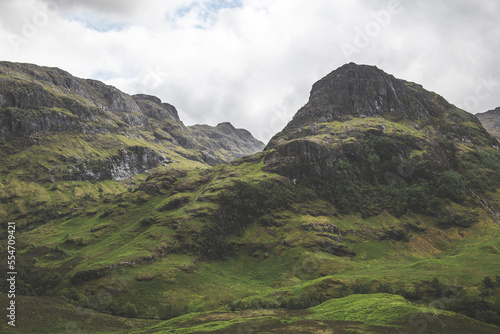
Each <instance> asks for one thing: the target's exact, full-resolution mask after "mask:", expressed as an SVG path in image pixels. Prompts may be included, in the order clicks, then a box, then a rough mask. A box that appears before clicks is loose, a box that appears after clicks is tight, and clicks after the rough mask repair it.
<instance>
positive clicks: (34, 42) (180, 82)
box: [0, 0, 500, 140]
mask: <svg viewBox="0 0 500 334" xmlns="http://www.w3.org/2000/svg"><path fill="white" fill-rule="evenodd" d="M499 13H500V3H498V1H495V0H485V1H481V2H477V1H472V0H458V1H457V0H453V1H452V0H447V1H440V2H430V1H419V2H412V1H405V0H401V1H399V2H398V1H397V0H387V1H386V0H377V1H373V0H371V1H368V0H352V1H340V0H316V1H309V0H273V1H266V0H241V1H240V0H238V1H231V0H216V1H213V0H212V1H210V0H171V1H162V0H148V1H132V0H125V1H122V0H120V1H118V0H108V1H97V0H89V1H74V0H20V1H12V0H4V1H0V42H1V43H2V45H4V47H2V50H0V58H2V59H4V60H11V61H22V62H31V63H37V64H40V65H48V66H57V67H60V68H63V69H65V70H67V71H69V72H71V73H72V74H74V75H77V76H81V77H87V78H94V79H98V80H102V81H104V82H106V83H108V84H112V85H114V86H116V87H118V88H120V89H122V90H123V91H125V92H127V93H130V94H135V93H148V94H153V95H156V96H158V97H160V98H161V99H162V100H164V101H165V102H169V103H172V104H174V105H175V106H176V107H177V108H178V109H179V110H180V114H181V118H182V119H183V120H184V122H185V123H187V124H193V123H208V124H212V125H215V124H217V123H218V122H222V121H230V122H232V123H233V124H234V125H235V126H237V127H243V128H247V129H249V130H250V131H251V132H252V133H253V134H254V135H255V136H257V137H258V138H260V139H262V140H268V139H269V138H270V137H271V136H272V135H273V134H275V133H276V132H278V131H280V130H281V129H282V128H283V127H284V126H285V125H286V123H287V122H288V121H289V120H290V119H291V118H292V117H293V115H294V114H295V112H296V111H297V110H298V109H299V108H300V107H301V106H302V105H304V104H305V103H306V102H307V99H308V95H309V90H310V88H311V85H312V84H313V83H314V82H315V81H317V80H319V79H320V78H321V77H323V76H325V75H326V74H328V73H329V72H331V71H332V70H334V69H336V68H337V67H339V66H341V65H343V64H344V63H346V62H350V61H354V62H357V63H365V64H372V65H377V66H378V67H379V68H382V69H384V70H385V71H387V72H389V73H391V74H394V75H395V76H396V77H399V78H403V79H406V80H409V81H416V82H419V83H421V84H422V85H424V87H426V88H427V89H429V90H433V91H436V92H437V93H439V94H441V95H443V96H444V97H445V98H446V99H448V100H449V101H450V102H452V103H455V104H457V105H459V106H462V107H466V108H467V109H468V110H469V111H472V112H479V111H485V110H488V109H492V108H494V107H497V106H500V94H498V93H499V91H500V84H498V85H496V84H495V83H498V82H500V69H498V66H497V58H498V57H497V55H498V53H499V51H500V45H499V44H498V43H497V41H498V40H499V39H500V27H499V26H498V24H497V22H496V21H497V19H496V17H498V14H499ZM346 46H350V48H349V47H347V51H346Z"/></svg>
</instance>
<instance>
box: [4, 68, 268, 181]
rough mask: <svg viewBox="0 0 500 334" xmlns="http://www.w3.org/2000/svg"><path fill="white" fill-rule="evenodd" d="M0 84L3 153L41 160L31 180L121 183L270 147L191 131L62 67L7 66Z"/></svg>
mask: <svg viewBox="0 0 500 334" xmlns="http://www.w3.org/2000/svg"><path fill="white" fill-rule="evenodd" d="M0 80H1V81H0V108H1V114H0V140H2V141H3V145H4V147H3V150H2V151H3V152H6V151H8V152H9V158H11V157H13V156H15V155H13V154H12V153H16V154H18V155H24V156H30V157H31V160H36V162H37V166H34V165H32V164H31V165H30V166H29V167H28V166H27V168H26V169H24V170H23V171H22V173H25V175H27V176H28V175H33V174H34V173H38V174H41V175H42V178H45V179H47V180H56V179H58V180H59V179H60V180H91V181H92V180H93V181H102V180H121V179H126V178H130V177H132V176H134V175H136V174H140V173H144V172H145V171H147V170H150V169H153V168H155V167H159V166H169V165H176V164H181V165H183V164H185V165H192V166H198V167H202V166H207V165H215V164H218V163H222V162H227V161H231V160H234V159H236V158H239V157H242V156H244V155H247V154H251V153H255V152H257V151H260V150H261V149H262V148H263V146H264V144H263V143H261V142H259V141H258V140H256V139H255V138H253V137H252V136H251V135H250V134H249V133H248V132H246V131H244V130H241V131H236V130H234V131H225V130H224V129H223V128H224V127H223V126H218V127H215V128H211V127H208V126H206V129H205V131H200V130H199V129H197V128H195V130H191V129H190V128H187V127H186V126H184V124H183V123H182V121H181V120H180V119H179V116H178V113H177V110H176V109H175V107H173V106H172V105H170V104H168V103H162V102H161V101H160V99H158V98H156V97H154V96H147V95H134V96H130V95H127V94H125V93H123V92H120V91H119V90H117V89H116V88H114V87H111V86H108V85H105V84H103V83H102V82H98V81H95V80H83V79H79V78H75V77H73V76H72V75H70V74H69V73H67V72H65V71H62V70H60V69H57V68H46V67H40V66H36V65H31V64H16V63H8V62H1V63H0ZM231 127H232V126H231ZM233 129H234V128H233ZM206 133H210V135H206ZM6 142H8V143H6ZM3 167H5V165H4V166H3ZM16 172H17V171H16ZM4 173H6V171H5V170H4ZM18 176H19V175H18Z"/></svg>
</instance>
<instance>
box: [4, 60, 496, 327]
mask: <svg viewBox="0 0 500 334" xmlns="http://www.w3.org/2000/svg"><path fill="white" fill-rule="evenodd" d="M391 87H392V88H393V89H392V88H391ZM384 89H385V90H384ZM389 91H391V92H389ZM384 92H385V93H384ZM374 101H377V102H374ZM386 104H388V107H387V108H386V107H385V105H386ZM377 106H380V107H379V108H378V107H377ZM218 127H220V129H218V130H217V132H222V133H225V132H230V133H233V132H234V131H235V130H233V128H232V127H230V126H229V125H227V124H222V125H219V126H218ZM195 128H198V129H199V128H200V127H195ZM201 129H202V130H203V131H205V133H207V136H208V135H214V133H213V132H212V131H214V130H210V131H208V130H207V129H204V128H203V127H201ZM215 135H218V134H217V133H215ZM499 176H500V152H499V149H498V148H497V145H496V141H495V139H494V138H493V137H491V136H490V135H489V134H488V133H487V132H486V130H485V129H484V128H483V127H482V126H481V125H480V124H479V123H478V121H477V119H476V118H475V117H474V116H472V115H470V114H468V113H466V112H465V111H462V110H460V109H458V108H456V107H454V106H453V105H450V104H448V103H447V102H446V101H445V100H444V99H443V98H441V97H439V96H437V95H436V94H434V93H431V92H428V91H425V90H424V89H423V88H421V87H420V86H418V85H416V84H412V83H407V82H405V81H402V80H398V79H395V78H393V77H392V76H390V75H388V74H385V73H384V72H382V71H380V70H379V69H377V68H374V67H368V66H359V65H355V64H348V65H345V66H343V67H341V68H339V69H338V70H336V71H334V72H332V73H331V74H329V75H328V76H327V77H325V78H324V79H322V80H321V81H319V82H318V83H317V84H315V85H314V87H313V91H312V94H311V101H310V102H309V103H308V104H306V106H305V107H304V108H302V109H301V110H300V111H299V112H298V113H297V115H296V117H294V120H292V122H290V124H289V125H288V126H287V127H286V128H285V129H284V130H283V131H282V132H281V133H280V134H278V135H277V136H275V137H274V138H273V140H272V141H271V142H270V143H269V145H268V147H267V148H266V150H265V151H264V152H260V153H256V154H254V155H251V156H247V157H244V158H241V159H238V160H235V161H232V162H231V163H227V164H221V165H217V166H215V167H211V168H207V169H203V170H202V169H191V170H181V169H169V170H167V171H158V172H155V173H151V174H150V175H149V176H148V177H147V179H144V180H141V181H140V182H137V183H136V184H135V185H134V186H133V187H131V188H130V190H129V191H128V192H126V193H122V194H120V195H119V196H103V198H102V199H99V200H97V199H96V200H95V201H89V202H87V204H86V205H82V207H81V208H78V209H75V210H74V212H72V214H71V215H69V216H67V217H63V218H55V219H53V220H51V221H49V222H48V223H47V224H44V225H43V226H38V227H36V228H34V229H33V230H32V231H27V232H23V233H22V234H20V235H19V238H18V247H19V253H20V255H19V263H20V268H19V280H18V281H19V291H20V293H21V294H28V295H38V296H39V298H49V297H53V298H59V299H60V300H61V303H62V304H64V303H70V304H73V305H76V306H81V307H84V308H90V309H94V310H97V311H99V312H103V313H110V314H112V315H115V316H125V317H141V318H146V319H157V318H159V319H162V320H167V321H165V322H161V323H158V324H155V325H151V327H149V328H147V329H144V332H169V331H170V332H176V331H177V332H186V333H189V332H209V331H212V330H214V331H215V330H216V331H218V332H220V333H224V332H226V333H234V332H239V331H243V332H244V331H255V332H259V331H267V332H278V333H279V332H291V333H297V332H304V333H314V332H319V331H321V330H328V329H331V328H334V329H336V330H337V329H338V330H339V331H343V330H345V331H351V332H352V331H354V332H355V331H358V332H359V331H361V332H375V333H378V332H380V333H384V332H385V333H392V332H394V333H400V332H401V331H404V332H410V333H414V332H419V331H420V332H431V333H447V332H448V333H460V332H463V333H466V332H478V333H494V332H495V331H497V329H498V328H497V327H495V325H497V326H498V325H500V320H499V319H500V308H499V307H498V306H499V300H500V277H496V276H497V275H498V268H499V267H500V256H499V250H500V223H499V221H498V217H499V216H500V215H499V213H500V192H499V191H498V188H499V187H498V185H499ZM3 284H6V283H3ZM403 298H404V299H403ZM51 301H53V299H51ZM284 309H286V310H284ZM214 311H217V312H214ZM187 313H191V314H187ZM458 313H459V314H458ZM171 318H175V319H172V320H168V319H171ZM470 318H474V319H476V320H472V319H470ZM102 321H105V320H102ZM106 321H107V320H106ZM485 322H487V323H490V324H493V325H487V324H485ZM116 323H120V324H122V323H123V320H120V321H118V320H116ZM82 326H85V325H82ZM103 328H105V329H107V328H108V327H107V326H105V324H103ZM103 331H105V330H103ZM138 332H140V330H138Z"/></svg>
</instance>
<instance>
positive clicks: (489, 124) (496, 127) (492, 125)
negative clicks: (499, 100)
mask: <svg viewBox="0 0 500 334" xmlns="http://www.w3.org/2000/svg"><path fill="white" fill-rule="evenodd" d="M476 117H477V118H478V119H479V121H480V122H481V124H482V125H483V126H484V128H485V129H486V130H488V132H489V133H491V134H492V135H493V136H495V138H497V139H499V140H500V107H498V108H496V109H493V110H490V111H487V112H484V113H479V114H476Z"/></svg>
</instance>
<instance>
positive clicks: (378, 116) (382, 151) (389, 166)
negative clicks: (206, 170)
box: [265, 63, 496, 181]
mask: <svg viewBox="0 0 500 334" xmlns="http://www.w3.org/2000/svg"><path fill="white" fill-rule="evenodd" d="M452 144H453V145H452ZM492 145H496V141H495V140H494V139H493V138H492V137H491V136H490V135H489V134H488V133H487V132H486V131H485V129H484V128H483V127H482V126H481V124H480V122H479V121H478V120H477V118H476V117H475V116H473V115H471V114H469V113H467V112H465V111H463V110H460V109H458V108H457V107H455V106H453V105H451V104H450V103H448V102H447V101H446V100H445V99H443V98H442V97H440V96H438V95H437V94H435V93H432V92H428V91H426V90H425V89H423V88H422V86H420V85H418V84H415V83H411V82H406V81H404V80H399V79H396V78H394V77H393V76H392V75H389V74H386V73H385V72H383V71H382V70H380V69H378V68H376V67H374V66H366V65H365V66H360V65H356V64H353V63H351V64H347V65H344V66H342V67H340V68H339V69H337V70H335V71H333V72H332V73H330V74H329V75H327V76H326V77H324V78H323V79H321V80H320V81H318V82H317V83H315V84H314V85H313V88H312V90H311V94H310V98H309V102H308V103H307V104H306V105H305V106H304V107H303V108H301V109H300V110H299V111H298V112H297V114H296V115H295V116H294V117H293V119H292V121H291V122H290V123H289V124H288V125H287V126H286V127H285V128H284V129H283V131H281V132H280V133H278V134H277V135H276V136H274V137H273V138H272V139H271V141H270V142H269V144H268V145H267V147H266V149H265V150H266V151H268V152H270V151H273V153H272V154H271V155H270V156H269V158H268V160H267V161H269V162H272V163H271V165H273V166H274V167H275V169H276V170H278V171H279V172H280V173H282V174H283V175H286V176H289V177H293V178H301V177H303V176H306V175H309V176H311V175H316V176H325V177H326V176H333V177H335V175H334V174H335V164H338V162H339V160H346V162H348V163H350V164H353V165H355V166H356V168H358V169H359V170H360V172H361V174H363V177H364V178H372V179H375V180H377V181H380V180H382V179H384V175H388V173H391V175H397V176H400V177H404V178H410V179H416V178H419V177H421V178H432V177H433V175H435V174H437V173H440V172H443V171H445V170H448V169H453V168H457V167H458V165H457V164H458V163H459V161H458V160H457V154H459V153H460V152H461V151H467V150H468V149H469V148H472V147H476V148H478V147H481V148H487V149H489V147H491V146H492ZM455 148H456V150H455ZM297 167H298V168H297ZM402 168H403V169H404V168H411V171H402V170H401V169H402ZM410 174H411V175H410Z"/></svg>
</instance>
